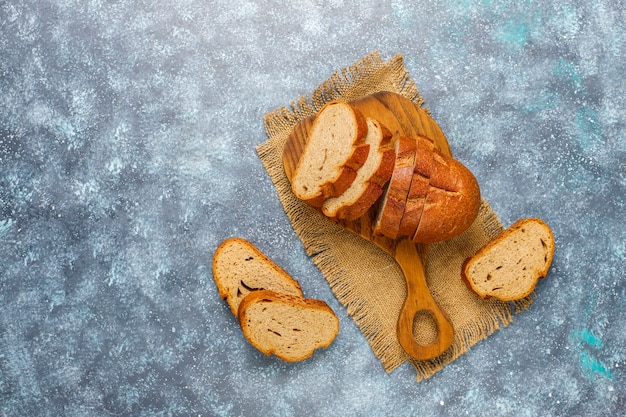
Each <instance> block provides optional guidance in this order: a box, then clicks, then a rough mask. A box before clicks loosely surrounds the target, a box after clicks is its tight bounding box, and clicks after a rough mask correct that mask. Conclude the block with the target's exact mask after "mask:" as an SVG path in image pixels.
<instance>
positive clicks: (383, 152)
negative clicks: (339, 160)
mask: <svg viewBox="0 0 626 417" xmlns="http://www.w3.org/2000/svg"><path fill="white" fill-rule="evenodd" d="M391 139H392V134H391V132H389V130H388V129H387V128H386V127H385V126H383V125H382V124H380V123H379V122H377V121H376V120H374V119H370V118H368V119H367V135H366V136H365V143H366V144H367V145H369V154H368V157H367V160H366V161H365V164H363V166H362V167H361V168H359V169H358V170H357V173H356V178H355V180H354V181H353V182H352V184H351V185H350V187H348V189H347V190H346V191H344V192H343V193H342V194H341V195H340V196H338V197H331V198H328V199H326V201H324V204H323V205H322V211H323V212H324V214H325V215H326V216H328V217H335V218H337V219H346V220H354V219H357V218H359V217H361V216H362V215H363V214H365V212H366V211H367V210H368V209H369V208H370V207H371V206H372V205H373V204H374V203H375V202H376V200H378V197H380V195H381V194H382V193H383V186H384V185H385V184H386V183H387V181H388V180H389V178H390V177H391V173H392V172H393V167H394V159H395V151H394V146H393V143H392V141H391Z"/></svg>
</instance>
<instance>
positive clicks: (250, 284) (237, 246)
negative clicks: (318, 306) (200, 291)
mask: <svg viewBox="0 0 626 417" xmlns="http://www.w3.org/2000/svg"><path fill="white" fill-rule="evenodd" d="M213 279H214V280H215V284H216V285H217V289H218V291H219V294H220V297H222V299H224V300H226V301H227V302H228V305H229V306H230V310H231V311H232V313H233V314H234V315H235V316H237V314H238V310H239V304H240V303H241V300H243V298H244V297H245V296H246V295H248V294H249V293H250V292H251V291H255V290H262V289H266V290H273V291H277V292H280V293H284V294H291V295H294V296H298V297H302V289H301V288H300V284H299V283H298V281H296V280H295V279H293V278H292V277H291V276H290V275H289V274H288V273H287V272H285V271H284V270H283V269H282V268H280V267H279V266H278V265H276V264H275V263H274V262H273V261H272V260H270V259H269V258H268V257H267V256H266V255H265V254H264V253H262V252H261V251H260V250H259V249H258V248H257V247H256V246H254V245H253V244H252V243H250V242H249V241H247V240H245V239H242V238H239V237H232V238H229V239H226V240H225V241H223V242H222V243H221V244H220V245H219V247H218V248H217V250H216V251H215V254H214V255H213Z"/></svg>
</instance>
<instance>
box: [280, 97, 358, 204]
mask: <svg viewBox="0 0 626 417" xmlns="http://www.w3.org/2000/svg"><path fill="white" fill-rule="evenodd" d="M366 134H367V122H366V120H365V117H364V116H363V114H362V113H361V112H360V111H359V110H357V109H356V108H354V107H352V106H351V105H350V104H348V103H346V102H342V101H330V102H328V103H326V104H325V105H324V106H323V107H322V108H321V109H320V111H319V113H318V114H317V116H316V117H315V120H314V121H313V125H312V126H311V130H310V133H309V137H308V140H307V142H306V144H305V146H304V149H303V151H302V155H301V156H300V159H299V160H298V165H297V166H296V169H295V171H294V174H293V178H292V182H291V188H292V190H293V192H294V194H295V195H296V196H297V197H298V198H299V199H301V200H303V201H305V202H307V203H308V204H310V205H312V206H315V207H320V206H321V205H322V204H323V202H324V200H326V199H327V198H330V197H336V196H339V195H341V194H342V193H343V192H344V191H345V190H346V189H347V188H348V187H349V186H350V185H351V184H352V182H353V181H354V179H355V178H356V171H357V170H358V169H359V168H360V167H361V166H363V164H364V163H365V160H366V159H367V155H368V153H369V145H368V144H366V143H365V136H366Z"/></svg>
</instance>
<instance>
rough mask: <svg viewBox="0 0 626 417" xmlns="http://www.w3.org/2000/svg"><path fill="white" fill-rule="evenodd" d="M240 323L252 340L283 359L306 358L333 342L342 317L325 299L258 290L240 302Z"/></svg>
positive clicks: (255, 345)
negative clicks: (338, 316)
mask: <svg viewBox="0 0 626 417" xmlns="http://www.w3.org/2000/svg"><path fill="white" fill-rule="evenodd" d="M238 317H239V324H240V325H241V330H242V331H243V334H244V336H245V337H246V339H248V341H249V342H250V344H252V345H253V346H254V347H256V348H257V349H258V350H260V351H261V352H263V353H265V354H266V355H271V354H274V355H276V356H277V357H279V358H280V359H282V360H285V361H289V362H295V361H301V360H304V359H306V358H308V357H310V356H311V355H313V352H314V351H315V349H318V348H325V347H328V346H330V344H331V343H332V342H333V340H334V339H335V337H336V336H337V334H338V333H339V319H338V318H337V316H336V315H335V313H334V312H333V310H332V309H331V308H330V307H329V306H328V304H326V303H325V302H324V301H321V300H315V299H310V298H301V297H294V296H291V295H286V294H278V293H276V292H274V291H266V290H264V291H255V292H253V293H250V294H249V295H248V296H246V297H245V298H244V300H243V301H242V302H241V304H240V306H239V316H238Z"/></svg>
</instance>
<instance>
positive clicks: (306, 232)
mask: <svg viewBox="0 0 626 417" xmlns="http://www.w3.org/2000/svg"><path fill="white" fill-rule="evenodd" d="M378 91H392V92H395V93H397V94H400V95H403V96H405V97H407V98H408V99H410V100H412V101H413V102H415V103H417V104H418V105H420V106H423V100H422V97H421V96H420V93H419V91H418V90H417V88H416V86H415V84H414V83H413V81H412V79H411V78H410V76H409V74H408V72H407V70H406V68H405V66H404V63H403V57H402V55H401V54H397V55H396V56H395V57H393V58H391V59H390V60H389V61H387V62H385V61H384V60H383V59H382V58H381V57H380V55H379V53H378V52H376V51H375V52H373V53H372V54H370V55H368V56H366V57H364V58H363V59H361V60H360V61H359V62H357V63H356V64H354V65H353V66H351V67H349V68H346V69H343V70H342V71H340V72H337V73H335V74H333V75H332V76H331V78H330V79H328V80H327V81H326V82H324V83H323V84H322V85H321V86H319V87H318V88H317V89H316V90H315V91H314V92H313V94H312V96H308V95H307V96H304V97H301V98H300V99H299V100H297V101H296V102H292V103H291V105H290V107H282V108H280V109H278V110H276V111H274V112H271V113H269V114H267V115H265V117H264V123H265V130H266V132H267V135H268V138H269V139H268V140H267V141H266V142H264V143H262V144H260V145H259V146H258V147H257V153H258V155H259V157H260V159H261V161H262V163H263V165H264V167H265V169H266V170H267V172H268V174H269V176H270V177H271V179H272V181H273V183H274V185H275V187H276V190H277V192H278V196H279V198H280V201H281V203H282V205H283V208H284V210H285V212H286V213H287V216H288V217H289V220H290V222H291V224H292V226H293V228H294V230H295V232H296V234H297V235H298V237H299V238H300V240H301V241H302V243H303V244H304V247H305V248H306V251H307V253H308V255H309V256H311V258H312V260H313V262H314V263H315V265H317V267H318V268H319V269H320V271H321V272H322V274H323V275H324V277H325V278H326V280H327V281H328V283H329V285H330V287H331V289H332V291H333V293H334V294H335V296H336V297H337V299H338V300H339V302H341V304H342V305H344V306H345V307H346V309H347V312H348V314H349V315H350V316H351V317H352V318H353V319H354V321H355V322H356V324H357V325H358V327H359V328H360V330H361V332H362V333H363V335H364V336H365V338H366V339H367V341H368V343H369V344H370V346H371V348H372V350H373V352H374V354H375V355H376V356H377V357H378V358H379V359H380V361H381V362H382V365H383V367H384V368H385V370H386V371H387V372H391V371H392V370H394V369H395V368H397V367H398V366H399V365H401V364H402V363H404V362H405V361H409V362H410V363H411V364H412V365H413V366H414V367H415V370H416V374H417V380H418V381H421V380H423V379H426V378H429V377H430V376H432V375H433V374H435V373H436V372H438V371H439V370H441V369H442V368H443V367H444V366H445V365H447V364H448V363H450V362H452V361H453V360H455V359H456V358H458V357H459V356H460V355H462V354H464V353H465V352H467V351H468V350H469V349H470V348H471V347H472V346H473V345H475V344H476V343H477V342H479V341H480V340H482V339H485V338H487V337H488V336H489V335H491V334H492V333H493V332H494V331H496V330H497V329H499V328H500V327H502V326H507V325H508V324H509V323H510V322H511V320H512V316H513V314H514V313H518V312H520V311H522V310H524V309H526V308H527V307H528V306H529V305H530V303H531V300H532V298H531V297H528V298H526V299H524V300H520V301H517V302H515V303H505V302H500V301H497V300H493V299H492V300H481V299H480V298H479V297H477V296H476V295H475V294H473V293H472V292H470V291H469V290H468V288H467V287H466V286H465V284H464V283H463V282H462V281H461V279H460V271H461V264H462V262H463V261H464V259H465V258H466V257H467V256H469V255H471V254H473V253H474V252H475V251H476V250H478V248H480V247H481V246H483V245H484V244H485V243H487V242H488V241H489V240H490V239H492V238H493V237H494V236H495V235H496V234H497V233H499V232H500V231H501V230H502V224H501V222H500V220H499V219H498V217H497V215H496V214H495V213H494V212H493V210H492V209H491V207H490V206H489V204H488V203H487V202H486V201H485V200H484V199H483V201H482V205H481V209H480V212H479V215H478V218H477V220H476V221H475V222H474V224H473V225H472V226H471V227H470V228H469V229H468V230H467V231H466V232H465V233H463V234H462V235H460V236H458V237H456V238H454V239H451V240H448V241H445V242H442V243H437V244H432V245H430V247H429V249H428V255H427V260H426V276H427V282H428V286H429V288H430V290H431V293H432V295H433V297H434V298H435V300H436V301H437V303H438V304H439V306H441V308H442V309H443V310H444V311H446V313H447V314H448V316H449V318H450V320H451V321H452V324H453V327H454V330H455V337H454V341H453V343H452V346H451V347H450V348H449V349H448V350H447V351H446V352H444V353H443V354H442V355H440V356H439V357H437V358H435V359H432V360H428V361H419V360H415V359H413V358H411V357H409V356H408V355H407V354H406V353H405V352H404V350H403V349H402V347H401V346H400V344H399V342H398V339H397V336H396V324H397V320H398V316H399V312H400V308H401V307H402V304H403V302H404V299H405V297H406V285H405V280H404V276H403V274H402V271H401V269H400V267H399V265H398V264H397V263H396V262H395V260H394V259H393V258H392V257H391V256H390V255H388V254H387V253H385V252H384V251H382V250H381V249H379V248H378V247H377V246H376V245H374V244H372V243H370V242H369V241H367V240H365V239H362V238H360V237H358V236H356V234H354V233H352V232H350V231H347V230H345V229H343V228H341V227H340V226H338V225H336V224H335V223H333V222H332V221H330V220H328V219H327V218H325V217H324V216H323V215H321V214H320V213H319V212H318V211H316V210H314V209H312V208H311V207H309V206H308V205H307V204H305V203H303V202H302V201H300V200H299V199H297V198H296V197H295V196H294V194H293V193H292V192H291V187H290V184H289V181H288V179H287V177H286V175H285V172H284V170H283V164H282V151H283V147H284V144H285V141H286V140H287V137H288V136H289V134H290V133H291V130H292V128H293V127H294V125H296V124H297V123H298V122H299V121H301V120H303V119H305V118H307V117H309V116H312V115H314V114H316V113H317V111H318V110H319V109H320V108H321V107H322V105H323V104H324V103H325V102H327V101H329V100H333V99H343V100H347V101H351V100H356V99H358V98H361V97H363V96H365V95H368V94H373V93H375V92H378ZM425 110H427V109H425ZM453 145H454V144H451V147H452V148H453ZM434 331H435V327H434V325H433V323H432V321H431V320H430V319H428V318H427V316H425V317H420V316H418V317H417V318H416V320H415V326H414V334H415V336H416V339H417V340H418V341H421V342H423V343H425V342H428V341H429V340H432V339H433V337H434Z"/></svg>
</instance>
